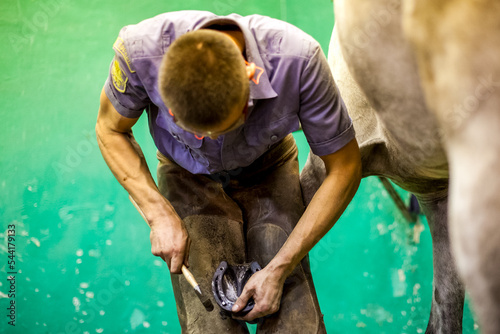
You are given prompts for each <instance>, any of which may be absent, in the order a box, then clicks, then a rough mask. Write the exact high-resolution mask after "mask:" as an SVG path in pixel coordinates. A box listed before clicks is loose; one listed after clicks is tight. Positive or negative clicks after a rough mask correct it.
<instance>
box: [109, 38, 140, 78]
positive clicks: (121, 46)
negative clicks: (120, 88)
mask: <svg viewBox="0 0 500 334" xmlns="http://www.w3.org/2000/svg"><path fill="white" fill-rule="evenodd" d="M113 49H115V50H116V51H117V52H119V53H120V54H121V55H122V56H123V59H124V60H125V62H126V63H127V67H128V69H129V71H130V73H134V72H135V71H134V70H132V62H131V60H130V57H129V56H128V53H127V49H125V42H124V41H123V39H122V38H121V37H118V38H117V39H116V41H115V43H114V44H113Z"/></svg>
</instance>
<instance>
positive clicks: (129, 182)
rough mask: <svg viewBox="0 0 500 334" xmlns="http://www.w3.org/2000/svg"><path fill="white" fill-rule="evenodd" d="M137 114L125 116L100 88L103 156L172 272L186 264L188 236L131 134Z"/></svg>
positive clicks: (99, 129)
mask: <svg viewBox="0 0 500 334" xmlns="http://www.w3.org/2000/svg"><path fill="white" fill-rule="evenodd" d="M137 120H138V118H127V117H124V116H122V115H120V113H118V111H116V109H115V107H114V106H113V105H112V103H111V101H110V100H109V99H108V97H107V96H106V94H105V93H104V90H103V91H102V92H101V99H100V107H99V114H98V116H97V123H96V135H97V142H98V144H99V148H100V149H101V153H102V156H103V158H104V160H105V161H106V163H107V165H108V167H109V169H110V170H111V171H112V172H113V174H114V175H115V177H116V179H117V180H118V182H120V184H121V185H122V186H123V187H124V188H125V190H127V192H128V193H129V194H130V196H131V197H132V198H133V199H134V200H135V202H136V203H137V205H138V206H139V208H140V209H141V210H142V212H143V213H144V216H145V218H146V221H147V223H148V225H149V226H150V228H151V234H150V239H151V252H152V253H153V254H154V255H156V256H159V257H161V258H163V259H164V260H165V262H166V263H167V264H168V266H169V268H170V271H171V272H172V273H180V272H181V266H182V264H183V263H185V264H186V265H188V262H187V259H188V255H189V244H190V240H189V236H188V233H187V230H186V228H185V226H184V223H183V222H182V220H181V219H180V218H179V216H178V215H177V213H176V212H175V210H174V208H173V207H172V205H171V204H170V202H169V201H168V200H167V199H165V197H163V195H162V194H161V193H160V192H159V190H158V188H157V186H156V184H155V182H154V180H153V177H152V176H151V173H150V171H149V169H148V166H147V164H146V160H145V159H144V155H143V153H142V150H141V148H140V147H139V145H138V144H137V142H136V141H135V139H134V136H133V134H132V126H133V125H134V124H135V123H136V122H137Z"/></svg>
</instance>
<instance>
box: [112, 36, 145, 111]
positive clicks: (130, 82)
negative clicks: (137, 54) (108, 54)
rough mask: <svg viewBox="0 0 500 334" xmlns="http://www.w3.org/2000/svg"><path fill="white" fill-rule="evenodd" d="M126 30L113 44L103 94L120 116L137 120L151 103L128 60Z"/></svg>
mask: <svg viewBox="0 0 500 334" xmlns="http://www.w3.org/2000/svg"><path fill="white" fill-rule="evenodd" d="M126 29H127V27H125V28H123V29H122V30H121V31H120V35H119V36H118V39H117V40H116V42H115V43H114V44H113V49H114V51H115V56H114V58H113V60H112V61H111V64H110V66H109V76H108V78H107V80H106V83H105V84H104V92H105V93H106V96H107V97H108V98H109V100H110V101H111V104H113V106H114V107H115V109H116V110H117V111H118V112H119V113H120V114H121V115H122V116H124V117H128V118H138V117H139V116H141V114H142V112H143V111H144V108H145V107H146V106H147V105H149V104H150V103H151V101H150V99H149V96H148V94H147V92H146V90H145V88H144V86H143V85H142V82H141V80H140V78H139V76H138V74H137V72H136V71H135V69H134V66H133V63H132V60H131V58H130V55H129V50H128V47H127V39H126Z"/></svg>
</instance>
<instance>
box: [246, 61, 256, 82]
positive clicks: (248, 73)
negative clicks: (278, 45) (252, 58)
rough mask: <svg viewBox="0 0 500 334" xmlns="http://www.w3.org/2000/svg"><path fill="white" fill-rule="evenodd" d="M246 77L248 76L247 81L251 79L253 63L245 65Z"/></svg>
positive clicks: (253, 70) (253, 72) (253, 68)
mask: <svg viewBox="0 0 500 334" xmlns="http://www.w3.org/2000/svg"><path fill="white" fill-rule="evenodd" d="M247 75H248V80H252V79H253V76H254V75H255V63H249V64H248V65H247Z"/></svg>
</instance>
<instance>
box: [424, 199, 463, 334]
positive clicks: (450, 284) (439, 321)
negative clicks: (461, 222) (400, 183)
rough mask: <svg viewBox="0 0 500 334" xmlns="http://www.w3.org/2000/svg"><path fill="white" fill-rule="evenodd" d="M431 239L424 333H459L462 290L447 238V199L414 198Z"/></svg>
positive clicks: (461, 313)
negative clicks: (429, 296) (430, 281)
mask: <svg viewBox="0 0 500 334" xmlns="http://www.w3.org/2000/svg"><path fill="white" fill-rule="evenodd" d="M417 198H418V200H419V203H420V206H421V208H422V210H423V212H424V214H425V216H426V217H427V222H428V224H429V228H430V231H431V236H432V253H433V265H434V277H433V291H432V306H431V315H430V318H429V324H428V326H427V330H426V333H427V334H431V333H462V316H463V307H464V295H465V291H464V287H463V284H462V283H461V281H460V279H459V277H458V272H457V268H456V266H455V261H454V258H453V254H452V252H451V246H450V238H449V234H448V224H447V211H448V196H447V194H446V193H445V194H442V195H441V196H432V197H431V196H417Z"/></svg>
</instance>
